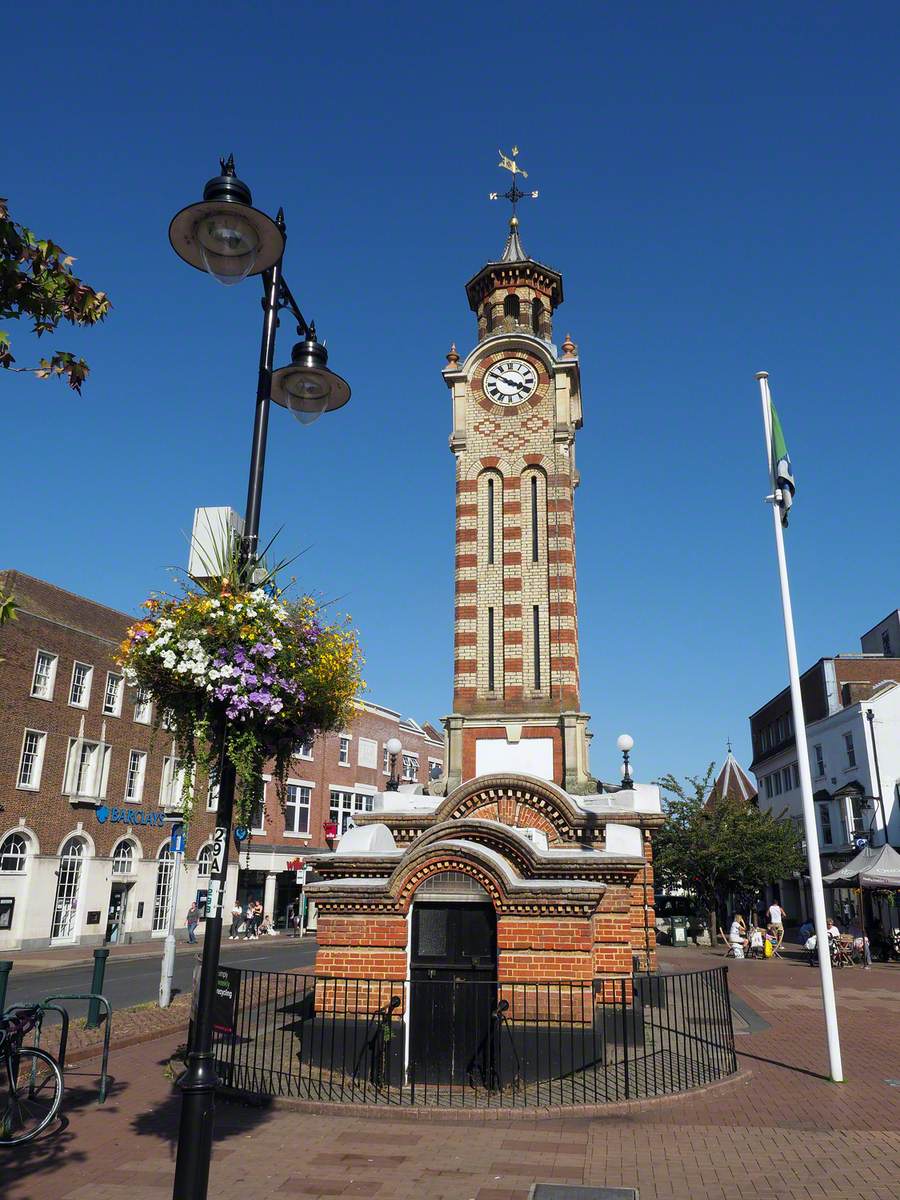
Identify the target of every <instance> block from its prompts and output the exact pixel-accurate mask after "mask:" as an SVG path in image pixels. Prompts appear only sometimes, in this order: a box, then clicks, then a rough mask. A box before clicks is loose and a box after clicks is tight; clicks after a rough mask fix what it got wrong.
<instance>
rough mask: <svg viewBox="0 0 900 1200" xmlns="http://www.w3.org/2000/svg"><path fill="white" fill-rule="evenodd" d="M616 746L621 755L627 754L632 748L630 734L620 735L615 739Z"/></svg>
mask: <svg viewBox="0 0 900 1200" xmlns="http://www.w3.org/2000/svg"><path fill="white" fill-rule="evenodd" d="M616 745H617V746H618V747H619V749H620V750H621V751H622V753H623V754H627V752H628V751H629V750H631V749H632V748H633V747H634V738H633V737H632V736H631V734H630V733H620V734H619V736H618V738H617V739H616Z"/></svg>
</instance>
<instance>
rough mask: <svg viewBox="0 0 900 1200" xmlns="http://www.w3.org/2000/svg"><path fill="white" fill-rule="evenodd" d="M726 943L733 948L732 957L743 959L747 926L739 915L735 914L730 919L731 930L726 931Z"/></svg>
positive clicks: (746, 943)
mask: <svg viewBox="0 0 900 1200" xmlns="http://www.w3.org/2000/svg"><path fill="white" fill-rule="evenodd" d="M728 941H729V943H730V944H731V945H732V946H734V957H735V958H743V957H744V951H745V950H746V949H747V946H748V944H749V943H748V941H747V926H746V925H745V924H744V918H743V917H742V916H741V914H740V913H735V914H734V916H733V917H732V918H731V928H730V929H729V930H728Z"/></svg>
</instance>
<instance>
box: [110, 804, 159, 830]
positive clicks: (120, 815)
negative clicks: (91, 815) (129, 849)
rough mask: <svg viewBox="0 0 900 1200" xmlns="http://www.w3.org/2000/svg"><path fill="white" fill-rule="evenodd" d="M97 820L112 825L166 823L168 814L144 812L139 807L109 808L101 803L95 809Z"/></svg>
mask: <svg viewBox="0 0 900 1200" xmlns="http://www.w3.org/2000/svg"><path fill="white" fill-rule="evenodd" d="M95 811H96V814H97V820H98V821H99V822H100V824H101V825H105V824H106V822H107V821H109V823H110V825H116V824H121V825H165V823H166V814H165V813H163V812H144V811H143V810H142V809H139V808H107V806H106V805H105V804H101V805H100V807H99V808H98V809H96V810H95Z"/></svg>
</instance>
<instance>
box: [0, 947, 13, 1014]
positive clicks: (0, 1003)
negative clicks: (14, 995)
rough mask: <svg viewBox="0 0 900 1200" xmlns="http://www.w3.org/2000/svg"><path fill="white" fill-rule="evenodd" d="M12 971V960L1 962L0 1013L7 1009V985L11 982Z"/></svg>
mask: <svg viewBox="0 0 900 1200" xmlns="http://www.w3.org/2000/svg"><path fill="white" fill-rule="evenodd" d="M12 969H13V965H12V960H11V959H4V960H3V961H2V962H0V1013H2V1012H3V1010H4V1008H6V985H7V983H8V982H9V973H10V971H11V970H12Z"/></svg>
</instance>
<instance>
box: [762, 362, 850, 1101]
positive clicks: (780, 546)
mask: <svg viewBox="0 0 900 1200" xmlns="http://www.w3.org/2000/svg"><path fill="white" fill-rule="evenodd" d="M756 378H757V379H758V380H759V391H760V396H761V398H762V410H763V425H764V426H765V431H766V462H767V465H768V468H769V478H770V481H771V484H772V492H773V495H772V496H771V497H769V498H768V499H769V502H770V503H771V505H772V517H773V519H774V522H775V549H776V552H777V555H778V576H779V579H780V581H781V606H782V609H783V613H784V640H785V643H786V644H787V658H788V673H789V676H790V681H791V708H792V710H793V716H794V737H795V738H796V744H797V766H798V768H799V771H800V794H801V796H802V798H803V826H804V830H805V832H806V857H807V859H808V862H809V884H810V890H811V892H812V903H813V920H814V923H815V927H816V948H817V952H818V956H819V973H820V979H821V983H822V1007H823V1008H824V1010H825V1031H826V1034H827V1037H828V1063H829V1068H830V1070H831V1078H832V1080H833V1081H834V1082H835V1083H842V1082H843V1080H844V1069H843V1065H842V1063H841V1042H840V1037H839V1035H838V1021H837V1008H836V1006H835V1002H834V979H833V978H832V974H831V947H830V945H829V940H828V932H827V926H826V922H825V893H824V891H823V888H822V860H821V858H820V857H819V834H818V831H817V829H816V813H815V807H814V805H813V797H812V776H811V774H810V770H809V747H808V746H807V742H806V721H805V720H804V717H803V700H802V698H801V695H800V672H799V670H798V668H797V644H796V641H795V640H794V614H793V611H792V609H791V589H790V584H789V583H788V573H787V561H786V559H785V556H784V532H783V530H782V527H781V509H780V508H779V506H778V503H777V500H776V495H775V489H776V480H775V472H774V466H773V462H772V407H771V398H770V396H769V373H768V371H758V372H757V375H756Z"/></svg>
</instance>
